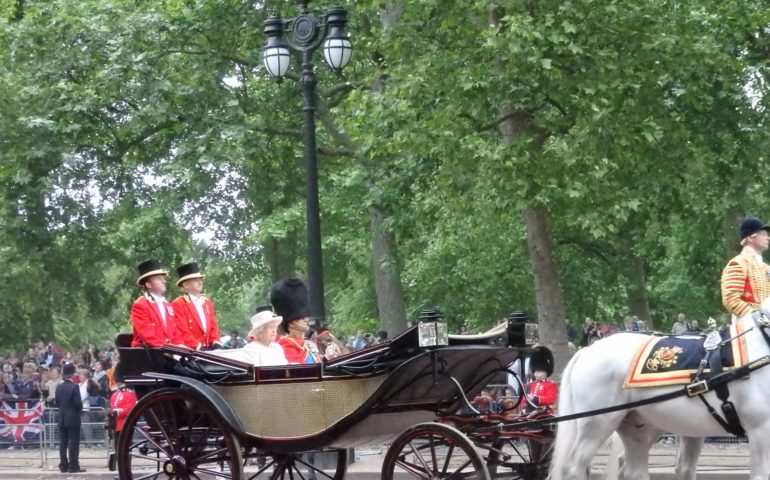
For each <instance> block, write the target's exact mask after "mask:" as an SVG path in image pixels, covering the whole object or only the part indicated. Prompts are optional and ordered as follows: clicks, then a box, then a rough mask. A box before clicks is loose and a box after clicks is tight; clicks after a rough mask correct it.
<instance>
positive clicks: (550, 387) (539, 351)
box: [519, 347, 559, 414]
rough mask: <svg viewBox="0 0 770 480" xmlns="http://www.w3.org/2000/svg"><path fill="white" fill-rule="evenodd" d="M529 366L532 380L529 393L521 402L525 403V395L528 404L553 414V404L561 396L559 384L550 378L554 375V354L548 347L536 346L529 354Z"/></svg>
mask: <svg viewBox="0 0 770 480" xmlns="http://www.w3.org/2000/svg"><path fill="white" fill-rule="evenodd" d="M529 368H530V370H531V371H532V381H530V382H529V388H528V389H527V393H526V394H525V395H522V397H521V398H520V402H519V404H520V405H521V404H524V403H525V402H524V397H525V396H526V399H527V400H529V403H527V404H526V405H527V406H528V407H529V405H530V404H531V405H534V406H536V407H539V408H543V409H545V411H546V412H547V413H550V414H553V413H554V411H553V407H552V405H553V404H554V403H556V400H557V399H558V398H559V386H558V385H557V384H556V383H554V382H552V381H550V380H548V377H550V376H551V375H553V368H554V361H553V354H552V353H551V351H550V350H548V349H547V348H546V347H535V348H534V349H533V350H532V354H531V355H530V356H529Z"/></svg>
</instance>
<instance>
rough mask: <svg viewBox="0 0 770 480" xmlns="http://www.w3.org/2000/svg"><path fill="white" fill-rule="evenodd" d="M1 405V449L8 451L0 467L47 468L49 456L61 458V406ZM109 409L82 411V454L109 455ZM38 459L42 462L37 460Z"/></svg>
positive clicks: (54, 458) (91, 455)
mask: <svg viewBox="0 0 770 480" xmlns="http://www.w3.org/2000/svg"><path fill="white" fill-rule="evenodd" d="M40 410H41V407H38V406H35V407H33V408H7V407H4V408H0V413H1V414H2V417H3V422H2V423H0V449H2V450H7V451H8V454H6V455H2V457H0V469H2V468H19V467H34V466H37V467H39V468H48V467H49V462H48V457H49V456H51V457H52V462H53V463H54V464H58V462H59V438H60V435H59V425H58V422H59V409H58V408H42V412H41V411H40ZM106 420H107V410H106V409H105V408H103V407H91V408H89V409H87V410H84V411H83V413H82V414H81V426H80V446H81V448H80V458H81V459H88V458H104V459H105V460H106V458H107V452H108V451H109V447H110V445H109V443H110V440H109V439H108V438H107V435H108V432H107V430H105V428H104V426H105V423H106ZM49 450H50V451H49ZM37 460H39V463H38V461H37Z"/></svg>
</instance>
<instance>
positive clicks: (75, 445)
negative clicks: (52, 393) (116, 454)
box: [56, 363, 86, 473]
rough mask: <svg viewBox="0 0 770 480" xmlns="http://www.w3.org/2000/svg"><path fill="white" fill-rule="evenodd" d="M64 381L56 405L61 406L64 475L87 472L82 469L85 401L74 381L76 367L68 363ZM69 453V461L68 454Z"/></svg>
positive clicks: (61, 463) (57, 393)
mask: <svg viewBox="0 0 770 480" xmlns="http://www.w3.org/2000/svg"><path fill="white" fill-rule="evenodd" d="M62 374H63V376H64V381H62V383H60V384H59V386H58V387H56V404H57V405H58V406H59V436H60V441H59V471H60V472H62V473H67V472H69V473H80V472H85V471H86V470H85V469H84V468H80V461H79V460H78V457H79V455H80V413H81V412H82V411H83V400H82V399H81V398H80V387H79V386H78V384H77V383H75V382H73V381H72V376H73V375H75V365H73V364H71V363H67V364H65V365H64V366H63V367H62ZM68 451H69V459H68V458H67V457H68V456H67V452H68Z"/></svg>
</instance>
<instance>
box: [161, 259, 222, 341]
mask: <svg viewBox="0 0 770 480" xmlns="http://www.w3.org/2000/svg"><path fill="white" fill-rule="evenodd" d="M176 271H177V274H179V280H177V281H176V286H177V287H180V288H182V290H184V294H182V295H180V296H179V297H177V298H176V299H174V301H173V302H171V305H172V306H173V307H174V313H175V315H176V316H177V321H178V322H179V327H180V328H181V329H182V330H183V333H184V339H185V345H187V346H188V347H190V348H194V349H196V350H214V349H217V348H222V342H221V340H220V338H219V325H218V323H217V316H216V314H215V313H214V303H213V302H212V301H211V299H209V298H208V297H206V296H205V295H203V279H204V278H206V276H205V275H203V274H201V271H200V267H198V264H197V263H194V262H193V263H186V264H184V265H180V266H179V267H178V268H177V269H176Z"/></svg>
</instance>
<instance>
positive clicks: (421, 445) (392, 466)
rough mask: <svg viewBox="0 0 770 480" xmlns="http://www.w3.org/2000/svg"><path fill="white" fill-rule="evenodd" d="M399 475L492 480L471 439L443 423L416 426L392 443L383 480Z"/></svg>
mask: <svg viewBox="0 0 770 480" xmlns="http://www.w3.org/2000/svg"><path fill="white" fill-rule="evenodd" d="M396 472H398V474H399V476H401V474H402V473H406V474H408V475H410V476H412V477H415V478H421V479H424V478H430V479H449V478H457V479H477V480H488V479H489V478H490V477H489V472H488V471H487V466H486V464H485V463H484V459H483V458H482V456H481V454H480V453H479V451H478V450H476V447H475V446H474V445H473V444H472V443H471V442H470V440H468V438H467V437H466V436H465V435H463V434H462V433H461V432H460V431H459V430H457V429H455V428H453V427H450V426H448V425H443V424H440V423H421V424H419V425H415V426H413V427H410V428H408V429H407V430H405V431H404V432H402V433H401V434H400V435H399V436H398V437H397V438H396V439H395V440H394V441H393V443H392V444H391V445H390V448H389V449H388V453H386V454H385V460H384V461H383V464H382V479H383V480H393V476H394V474H395V473H396Z"/></svg>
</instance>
